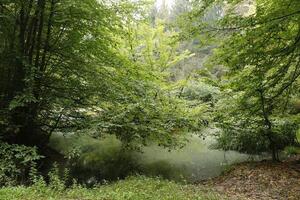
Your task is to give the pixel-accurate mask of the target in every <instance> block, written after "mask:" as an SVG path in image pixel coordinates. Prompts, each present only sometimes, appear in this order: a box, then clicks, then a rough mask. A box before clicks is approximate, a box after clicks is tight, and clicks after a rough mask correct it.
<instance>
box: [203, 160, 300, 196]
mask: <svg viewBox="0 0 300 200" xmlns="http://www.w3.org/2000/svg"><path fill="white" fill-rule="evenodd" d="M199 184H201V185H203V186H209V187H212V188H213V190H216V191H217V192H218V193H220V194H222V195H225V196H227V197H228V199H230V200H231V199H232V200H238V199H241V200H257V199H260V200H275V199H276V200H300V156H294V157H292V158H289V159H286V160H285V161H282V162H278V163H273V162H271V161H261V162H248V163H241V164H237V165H234V166H232V168H231V169H230V170H228V171H227V172H225V173H224V174H223V175H222V176H219V177H217V178H213V179H211V180H206V181H202V182H200V183H199Z"/></svg>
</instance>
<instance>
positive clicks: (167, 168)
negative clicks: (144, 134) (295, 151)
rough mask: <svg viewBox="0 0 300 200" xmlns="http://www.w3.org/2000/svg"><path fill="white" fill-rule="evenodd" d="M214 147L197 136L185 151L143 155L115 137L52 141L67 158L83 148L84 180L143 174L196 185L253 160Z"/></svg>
mask: <svg viewBox="0 0 300 200" xmlns="http://www.w3.org/2000/svg"><path fill="white" fill-rule="evenodd" d="M212 143H214V139H213V138H212V137H207V138H206V139H205V140H203V139H202V138H199V137H198V136H195V135H194V136H191V138H190V141H189V142H188V143H187V144H186V146H185V147H184V148H182V149H178V150H172V151H169V150H168V149H164V148H162V147H159V146H157V145H152V146H148V147H144V148H143V149H142V152H143V153H140V152H132V151H130V152H124V150H123V149H122V148H121V142H120V141H119V140H117V139H116V138H115V137H114V136H108V137H106V138H104V139H103V140H96V139H93V138H90V137H88V136H75V135H73V136H68V137H64V136H63V135H62V134H59V133H57V134H55V135H53V137H52V138H51V146H52V147H54V148H56V149H57V150H58V151H60V152H62V153H64V154H66V153H67V152H70V151H71V150H72V146H77V147H78V146H79V148H80V149H81V151H82V152H81V155H80V158H79V160H78V163H79V164H78V166H80V167H79V168H80V173H81V174H84V175H83V176H84V177H91V176H94V174H97V175H99V174H101V177H102V178H104V179H116V178H117V177H121V178H122V177H124V176H126V175H129V174H131V173H140V174H145V175H148V176H162V177H164V178H167V179H172V180H186V181H188V182H196V181H199V180H203V179H208V178H212V177H215V176H218V175H220V174H221V173H222V171H223V170H224V169H225V168H226V166H228V165H230V164H233V163H237V162H242V161H246V160H247V159H249V155H247V154H241V153H238V152H234V151H227V152H225V151H221V150H213V149H210V148H209V146H210V145H211V144H212ZM77 168H78V167H77ZM85 172H86V173H87V174H85Z"/></svg>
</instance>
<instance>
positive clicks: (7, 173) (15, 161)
mask: <svg viewBox="0 0 300 200" xmlns="http://www.w3.org/2000/svg"><path fill="white" fill-rule="evenodd" d="M40 158H42V156H40V155H39V154H38V153H37V150H36V148H34V147H27V146H23V145H10V144H7V143H1V142H0V186H6V185H16V184H19V183H28V182H30V179H29V174H30V171H31V170H33V169H34V168H35V166H36V161H38V160H39V159H40ZM33 171H36V170H33ZM32 175H33V174H32Z"/></svg>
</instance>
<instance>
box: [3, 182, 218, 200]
mask: <svg viewBox="0 0 300 200" xmlns="http://www.w3.org/2000/svg"><path fill="white" fill-rule="evenodd" d="M0 199H1V200H33V199H36V200H50V199H51V200H146V199H147V200H150V199H151V200H220V199H223V198H222V197H221V196H220V195H218V194H217V193H214V192H212V191H208V190H205V189H204V188H202V187H199V186H197V185H189V184H181V183H175V182H173V181H167V180H162V179H160V178H146V177H144V176H136V177H129V178H127V179H125V180H119V181H116V182H115V183H110V184H107V185H101V186H98V187H94V188H84V187H81V186H74V187H72V188H68V189H63V188H60V186H59V184H54V185H52V186H51V185H50V186H46V185H43V184H36V185H34V186H31V187H22V186H19V187H5V188H0Z"/></svg>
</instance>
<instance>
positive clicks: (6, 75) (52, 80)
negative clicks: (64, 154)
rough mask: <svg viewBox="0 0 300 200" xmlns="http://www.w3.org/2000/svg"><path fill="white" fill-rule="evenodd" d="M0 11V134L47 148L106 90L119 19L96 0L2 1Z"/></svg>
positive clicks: (18, 141) (83, 114) (14, 140)
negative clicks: (51, 138) (55, 133)
mask: <svg viewBox="0 0 300 200" xmlns="http://www.w3.org/2000/svg"><path fill="white" fill-rule="evenodd" d="M0 12H1V17H0V27H1V29H0V35H1V46H0V58H1V61H0V76H1V77H0V92H1V93H0V94H1V96H0V98H1V100H0V102H1V103H0V107H1V113H0V120H1V121H0V125H1V133H0V134H1V138H2V140H4V141H8V142H10V143H18V144H26V145H37V146H39V147H44V146H45V144H47V143H48V140H49V136H50V135H51V133H52V132H53V131H54V130H55V129H57V128H59V127H62V128H72V127H78V124H77V123H78V122H79V121H82V120H80V119H84V118H85V116H86V112H85V110H82V109H83V108H87V106H89V107H90V106H91V105H93V98H94V97H95V96H97V97H99V96H100V95H99V93H101V94H102V95H103V92H104V91H105V90H106V89H108V87H109V85H107V83H105V81H103V79H105V80H107V81H108V80H109V78H108V77H109V76H110V74H109V73H105V71H106V69H105V67H114V66H116V63H117V58H116V56H113V55H114V52H113V51H114V50H113V48H112V47H113V45H114V41H113V39H112V34H111V33H112V32H114V33H116V32H117V29H116V28H117V24H118V19H117V17H116V14H115V12H114V9H113V8H112V7H109V6H107V5H105V4H103V3H100V2H98V1H96V0H87V1H79V0H75V1H74V0H72V1H71V0H17V1H11V0H5V1H1V3H0ZM103 98H105V97H103ZM74 119H77V120H74ZM62 121H63V123H61V122H62ZM76 124H77V125H76Z"/></svg>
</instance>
